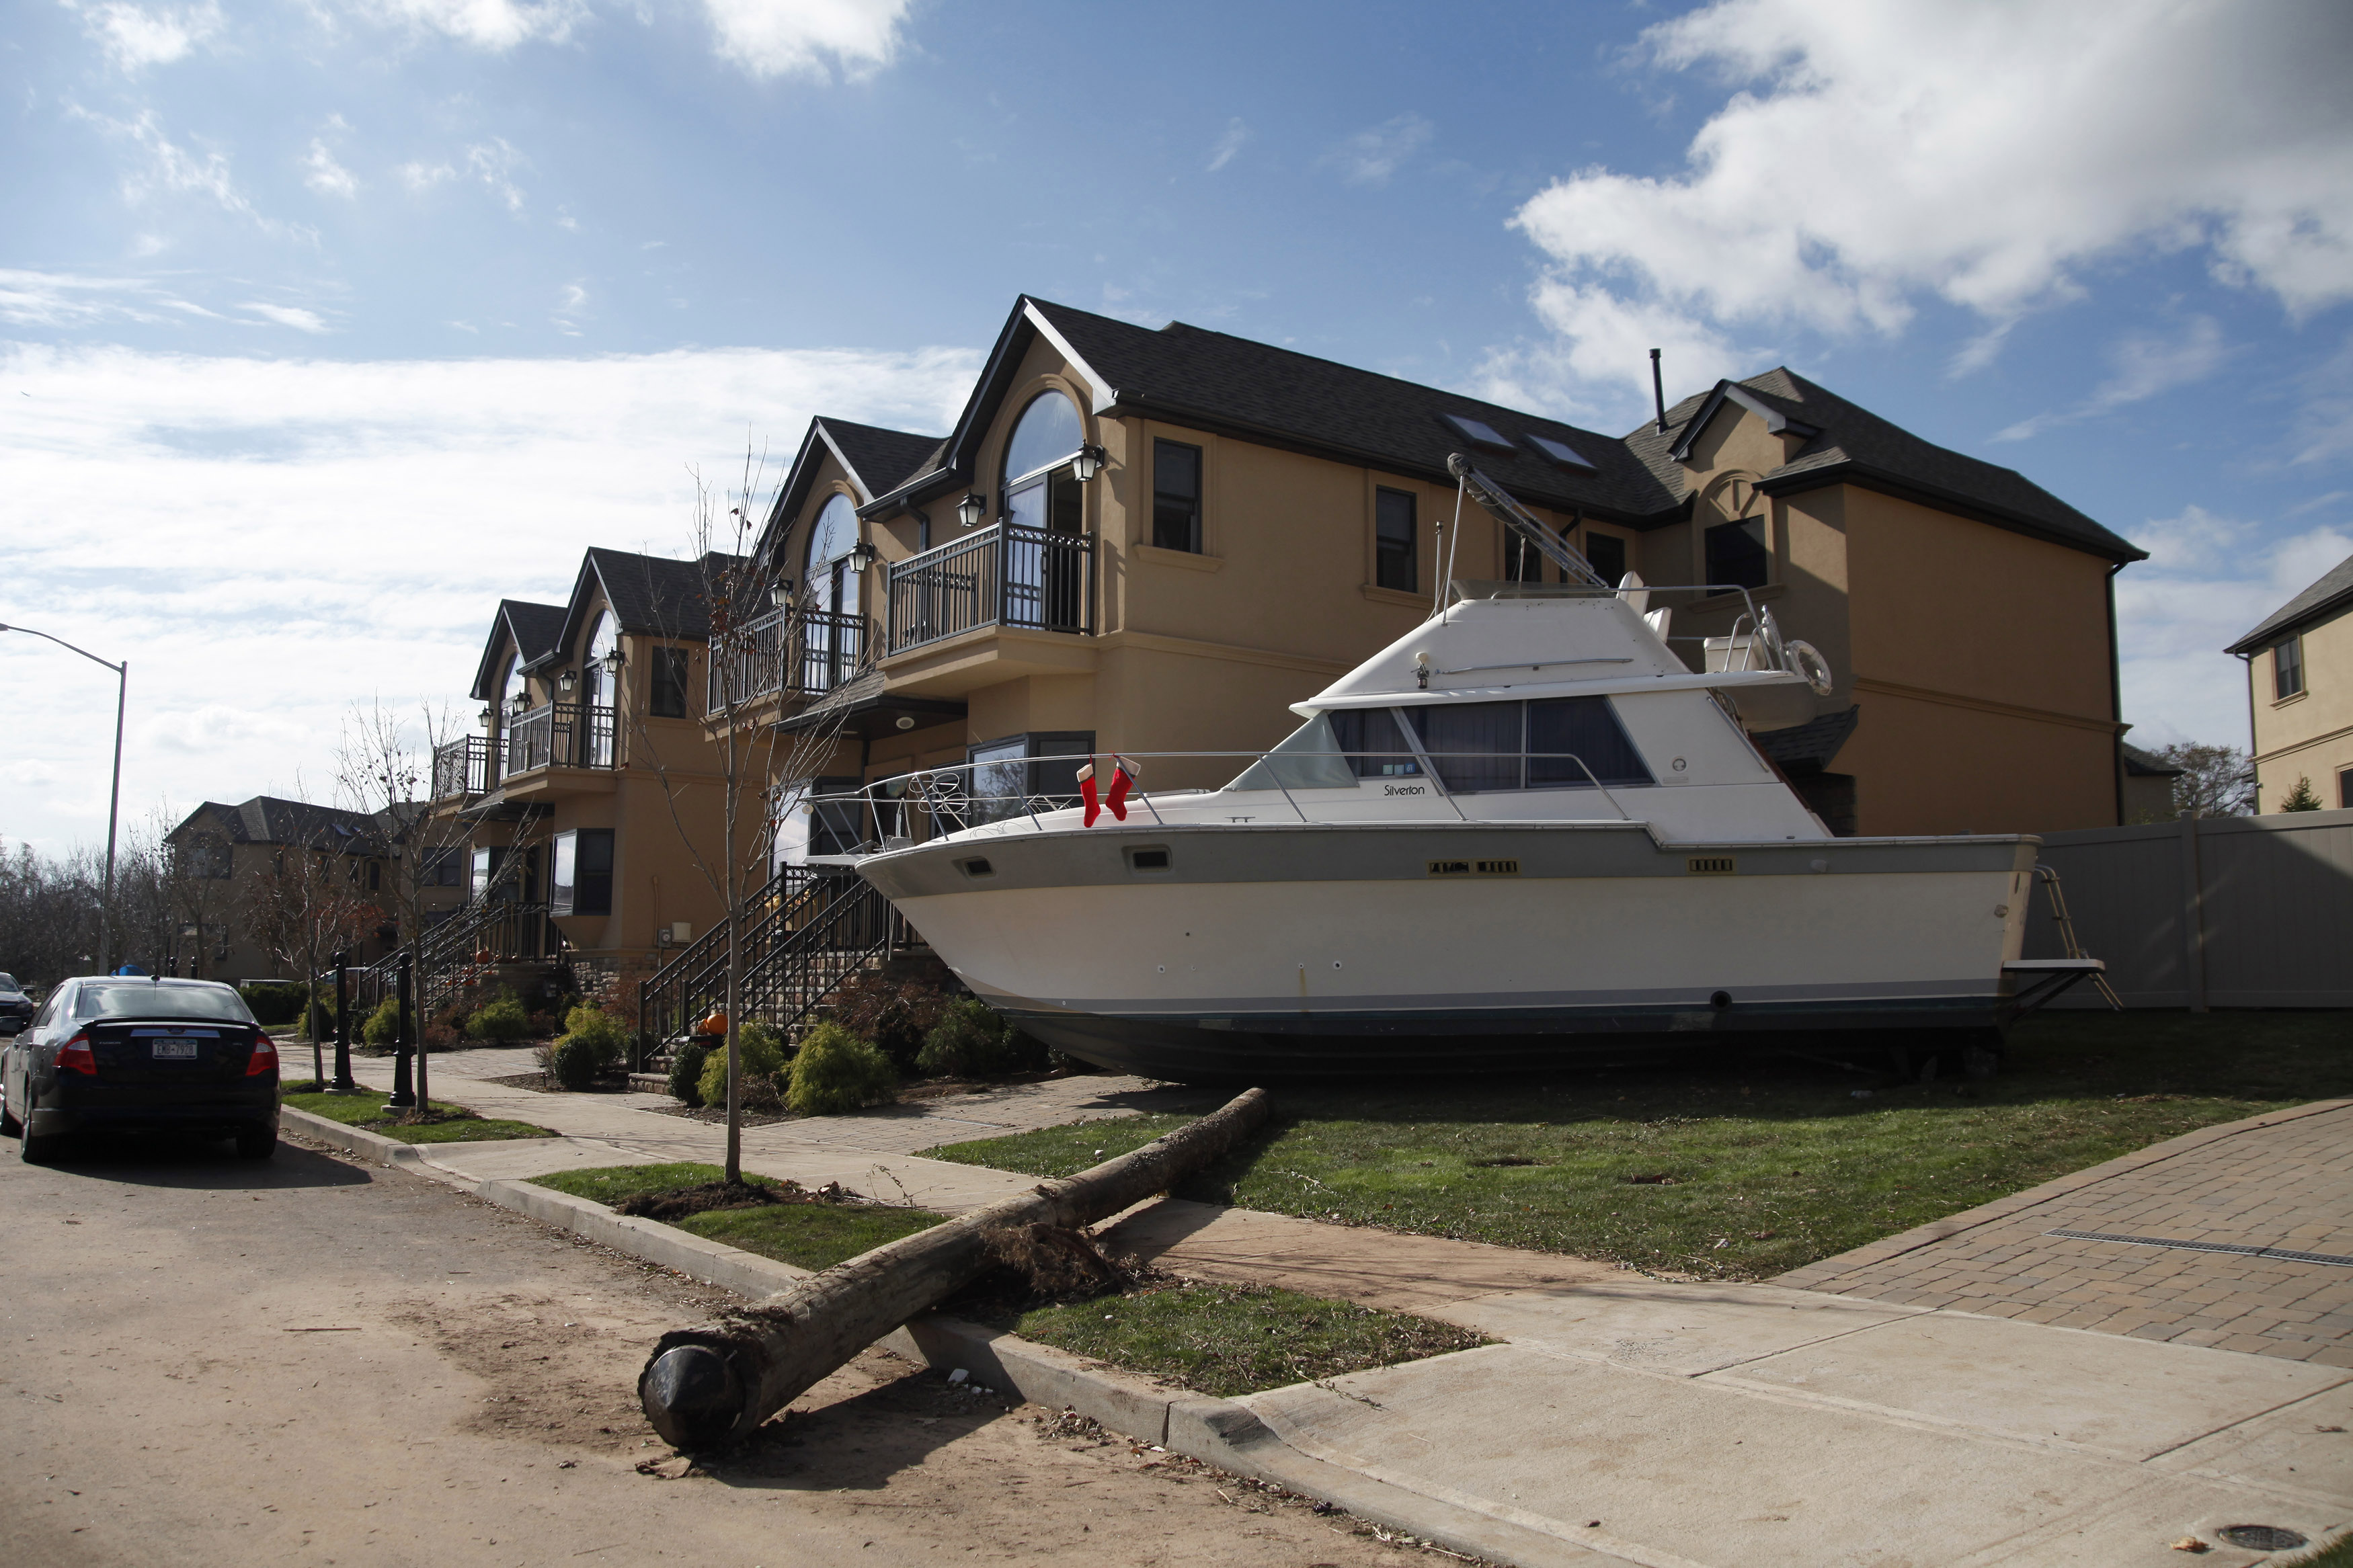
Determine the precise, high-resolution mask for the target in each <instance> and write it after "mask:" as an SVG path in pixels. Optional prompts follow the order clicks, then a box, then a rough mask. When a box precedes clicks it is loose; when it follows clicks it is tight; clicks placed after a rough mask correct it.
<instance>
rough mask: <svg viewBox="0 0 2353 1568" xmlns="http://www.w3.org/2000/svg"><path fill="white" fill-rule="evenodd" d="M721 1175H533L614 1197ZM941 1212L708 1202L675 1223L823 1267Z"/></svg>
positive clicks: (620, 1170) (659, 1169) (696, 1168)
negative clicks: (705, 1208) (727, 1205)
mask: <svg viewBox="0 0 2353 1568" xmlns="http://www.w3.org/2000/svg"><path fill="white" fill-rule="evenodd" d="M724 1175H725V1172H724V1171H723V1170H722V1169H721V1168H720V1167H719V1166H717V1165H705V1164H700V1163H695V1162H692V1161H683V1162H680V1163H674V1164H667V1165H611V1166H606V1167H603V1168H600V1169H597V1170H591V1171H562V1172H558V1173H556V1174H554V1175H552V1176H536V1177H533V1180H534V1181H535V1182H537V1183H538V1184H539V1185H541V1186H543V1187H553V1188H554V1189H555V1190H556V1191H557V1192H559V1193H570V1194H573V1195H574V1196H575V1197H582V1198H593V1199H595V1200H596V1202H598V1203H600V1204H617V1203H619V1202H620V1201H621V1200H622V1199H623V1198H628V1197H635V1196H636V1195H637V1194H639V1193H659V1192H668V1191H670V1189H672V1188H674V1187H699V1186H702V1184H705V1183H707V1182H716V1181H719V1180H721V1179H722V1178H723V1176H724ZM744 1181H746V1182H748V1183H751V1184H754V1185H758V1186H772V1185H774V1183H772V1182H771V1181H769V1179H768V1178H767V1177H765V1176H755V1175H753V1174H752V1173H749V1172H746V1173H744ZM944 1217H945V1216H944V1215H935V1214H933V1213H931V1212H930V1211H928V1210H925V1209H910V1208H891V1207H886V1206H884V1205H879V1204H771V1205H764V1206H762V1207H759V1208H747V1209H712V1210H709V1211H707V1212H705V1213H702V1214H698V1215H688V1216H687V1217H686V1218H684V1219H681V1220H679V1221H677V1222H676V1223H677V1226H678V1228H679V1229H681V1230H684V1231H691V1232H692V1233H693V1234H694V1235H696V1236H702V1237H710V1238H711V1239H712V1240H713V1241H716V1242H721V1243H723V1244H724V1245H726V1246H729V1247H742V1248H743V1249H744V1251H746V1252H756V1253H758V1254H759V1255H760V1256H761V1257H763V1258H775V1259H776V1261H777V1262H779V1263H789V1264H791V1265H793V1266H794V1267H795V1268H831V1267H832V1266H833V1265H834V1264H837V1263H839V1262H840V1261H841V1260H842V1259H844V1258H855V1257H857V1256H858V1255H859V1254H860V1253H861V1252H869V1251H871V1250H872V1249H873V1248H875V1247H880V1246H881V1245H882V1244H883V1243H884V1242H888V1241H896V1240H898V1239H899V1238H900V1237H902V1236H913V1235H914V1234H915V1232H917V1231H919V1230H929V1229H931V1228H932V1226H935V1225H937V1224H939V1223H940V1221H941V1220H942V1219H943V1218H944Z"/></svg>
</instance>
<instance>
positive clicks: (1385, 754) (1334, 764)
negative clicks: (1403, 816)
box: [1226, 708, 1421, 790]
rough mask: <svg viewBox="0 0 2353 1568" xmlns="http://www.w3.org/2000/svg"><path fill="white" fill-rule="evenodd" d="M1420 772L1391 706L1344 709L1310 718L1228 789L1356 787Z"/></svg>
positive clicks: (1419, 765) (1407, 776)
mask: <svg viewBox="0 0 2353 1568" xmlns="http://www.w3.org/2000/svg"><path fill="white" fill-rule="evenodd" d="M1420 772H1421V763H1419V761H1417V760H1416V758H1415V756H1414V752H1413V748H1412V746H1411V744H1410V743H1409V742H1408V741H1407V740H1406V738H1405V736H1404V734H1403V733H1402V732H1401V731H1399V730H1398V721H1397V715H1396V714H1394V713H1392V712H1391V711H1390V710H1388V709H1387V708H1344V709H1340V710H1335V711H1333V712H1328V713H1318V714H1316V715H1315V716H1314V718H1312V719H1310V720H1308V721H1307V722H1306V723H1304V724H1302V725H1301V726H1300V727H1299V728H1298V729H1296V730H1293V731H1292V732H1291V733H1290V734H1289V735H1288V736H1287V737H1285V738H1284V740H1283V742H1282V744H1281V745H1279V746H1277V747H1275V748H1274V750H1272V751H1271V752H1268V753H1267V754H1266V755H1265V756H1263V757H1261V758H1260V759H1259V760H1258V761H1257V762H1254V763H1251V764H1250V766H1249V767H1247V768H1244V769H1243V770H1242V773H1241V776H1240V778H1237V779H1236V780H1234V782H1233V783H1231V784H1228V785H1227V786H1226V787H1227V788H1228V789H1229V790H1243V789H1354V788H1356V781H1357V780H1359V779H1374V778H1410V777H1413V776H1414V775H1416V774H1418V773H1420Z"/></svg>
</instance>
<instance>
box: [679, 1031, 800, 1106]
mask: <svg viewBox="0 0 2353 1568" xmlns="http://www.w3.org/2000/svg"><path fill="white" fill-rule="evenodd" d="M697 1038H698V1039H704V1038H706V1037H702V1036H698V1037H697ZM707 1039H708V1042H709V1043H708V1044H707V1045H705V1047H704V1050H705V1051H706V1052H707V1054H706V1055H705V1056H704V1058H703V1060H702V1077H701V1078H700V1079H697V1080H696V1085H695V1087H696V1088H697V1089H700V1090H701V1092H702V1103H703V1104H705V1105H716V1106H724V1105H725V1104H726V1103H727V1042H726V1040H725V1039H724V1038H723V1037H718V1036H712V1037H707ZM735 1052H736V1055H737V1056H739V1057H741V1058H743V1066H744V1102H745V1103H746V1104H749V1103H751V1101H752V1100H755V1099H757V1100H764V1101H765V1100H770V1099H772V1098H773V1097H774V1095H775V1089H774V1088H773V1084H772V1081H771V1080H773V1079H775V1078H776V1074H778V1073H779V1072H782V1071H783V1070H784V1066H785V1037H784V1036H783V1035H782V1034H781V1033H779V1032H778V1031H777V1029H776V1026H775V1025H773V1024H746V1025H744V1026H743V1027H742V1028H740V1029H738V1030H736V1031H735Z"/></svg>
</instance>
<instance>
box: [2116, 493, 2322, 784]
mask: <svg viewBox="0 0 2353 1568" xmlns="http://www.w3.org/2000/svg"><path fill="white" fill-rule="evenodd" d="M2259 533H2260V530H2259V529H2258V528H2257V527H2256V525H2255V524H2253V523H2252V522H2247V521H2240V520H2237V519H2232V518H2227V517H2221V516H2219V515H2217V514H2215V513H2213V512H2211V511H2208V510H2206V509H2205V508H2203V507H2199V506H2189V507H2185V508H2184V509H2183V510H2181V511H2180V512H2179V513H2178V514H2176V515H2175V516H2173V517H2168V518H2158V519H2153V520H2151V521H2148V522H2145V523H2143V524H2142V525H2141V526H2140V527H2139V528H2137V529H2134V530H2132V531H2131V537H2132V538H2133V539H2134V540H2135V541H2137V542H2138V543H2139V544H2140V545H2141V546H2142V547H2143V548H2144V549H2146V550H2147V551H2148V552H2149V558H2148V559H2147V561H2145V562H2141V563H2138V564H2137V565H2133V566H2128V567H2126V569H2125V570H2124V572H2123V573H2122V574H2119V575H2118V576H2117V578H2116V641H2117V648H2118V651H2119V653H2120V654H2121V656H2122V660H2123V675H2124V692H2125V717H2126V720H2128V721H2132V722H2133V723H2134V724H2135V725H2136V726H2137V728H2136V729H2135V731H2134V732H2133V739H2134V741H2135V742H2139V743H2142V744H2146V745H2151V746H2157V745H2163V744H2165V743H2167V742H2172V741H2185V740H2197V741H2209V742H2220V743H2226V744H2230V745H2234V746H2244V745H2245V744H2246V743H2247V688H2246V671H2245V667H2244V666H2242V664H2241V663H2240V662H2239V660H2238V659H2236V658H2232V656H2230V655H2229V654H2226V653H2224V652H2222V649H2223V648H2225V647H2228V646H2230V644H2232V642H2234V641H2236V640H2237V639H2238V638H2240V637H2244V636H2245V635H2246V634H2247V633H2248V632H2249V631H2252V630H2253V628H2254V627H2255V626H2257V625H2259V624H2261V622H2262V621H2263V617H2264V616H2268V615H2270V614H2271V613H2272V612H2273V611H2274V610H2276V609H2278V608H2279V607H2280V606H2281V605H2284V604H2285V603H2287V602H2288V601H2289V600H2290V599H2292V598H2294V597H2295V595H2298V594H2300V593H2302V592H2303V591H2304V590H2305V589H2306V588H2307V587H2309V586H2310V585H2311V584H2313V583H2314V582H2315V581H2316V579H2318V578H2319V577H2320V576H2322V575H2323V574H2326V573H2327V571H2328V570H2329V569H2330V568H2331V567H2333V566H2335V565H2336V564H2337V563H2338V562H2340V561H2342V560H2344V559H2345V558H2346V556H2348V554H2353V536H2348V534H2347V533H2346V532H2344V531H2340V530H2338V529H2336V528H2316V529H2312V530H2309V531H2306V532H2303V533H2297V534H2292V535H2289V536H2287V537H2285V538H2284V539H2281V540H2279V541H2277V542H2274V543H2271V544H2263V543H2261V542H2258V536H2259Z"/></svg>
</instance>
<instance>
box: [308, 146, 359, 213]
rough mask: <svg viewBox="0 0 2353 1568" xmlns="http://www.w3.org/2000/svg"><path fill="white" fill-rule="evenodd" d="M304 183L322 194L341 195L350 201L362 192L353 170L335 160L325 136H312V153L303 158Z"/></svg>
mask: <svg viewBox="0 0 2353 1568" xmlns="http://www.w3.org/2000/svg"><path fill="white" fill-rule="evenodd" d="M302 183H303V184H306V185H308V186H310V187H311V189H312V190H314V191H316V192H318V193H319V194H320V195H322V196H341V197H343V199H344V200H345V201H350V200H351V199H352V198H353V197H354V196H356V195H359V193H360V183H359V181H358V180H357V179H355V178H353V174H352V172H351V171H350V170H349V169H346V168H344V167H343V165H342V164H341V163H336V162H335V155H334V153H332V152H330V151H328V148H327V143H326V142H325V140H324V139H323V138H320V137H312V138H311V153H310V155H309V156H308V157H306V158H304V159H303V160H302Z"/></svg>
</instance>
